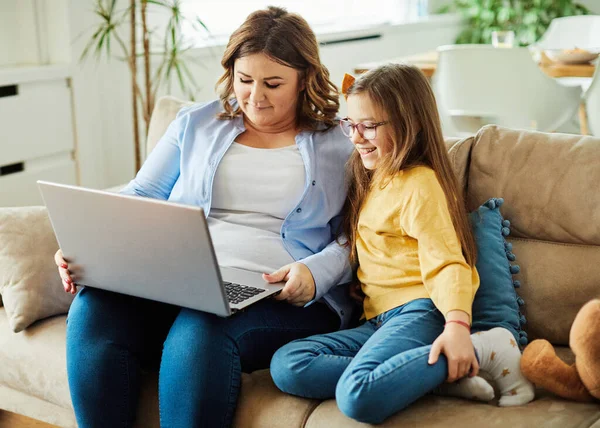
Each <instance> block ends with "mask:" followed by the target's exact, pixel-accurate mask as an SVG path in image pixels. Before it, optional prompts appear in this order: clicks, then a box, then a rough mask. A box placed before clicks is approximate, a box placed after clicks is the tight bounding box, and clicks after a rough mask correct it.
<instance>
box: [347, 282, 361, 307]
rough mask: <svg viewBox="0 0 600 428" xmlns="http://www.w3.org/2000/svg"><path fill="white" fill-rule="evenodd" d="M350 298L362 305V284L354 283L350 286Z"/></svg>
mask: <svg viewBox="0 0 600 428" xmlns="http://www.w3.org/2000/svg"><path fill="white" fill-rule="evenodd" d="M349 287H350V290H349V292H350V297H352V299H354V300H356V301H357V302H358V303H362V302H363V301H364V300H365V293H363V291H362V284H361V283H360V282H359V281H355V282H353V283H351V284H350V286H349Z"/></svg>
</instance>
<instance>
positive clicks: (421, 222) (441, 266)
mask: <svg viewBox="0 0 600 428" xmlns="http://www.w3.org/2000/svg"><path fill="white" fill-rule="evenodd" d="M356 250H357V254H358V262H359V268H358V279H359V280H360V282H361V283H362V289H363V291H364V293H365V295H366V298H365V300H364V310H365V316H366V318H367V319H371V318H373V317H375V316H377V315H379V314H382V313H383V312H386V311H389V310H390V309H393V308H396V307H398V306H401V305H403V304H405V303H408V302H410V301H412V300H415V299H420V298H430V299H432V300H433V303H434V304H435V306H436V307H437V308H438V309H439V310H440V312H442V314H443V315H446V314H447V313H448V312H450V311H452V310H461V311H464V312H466V313H468V314H469V316H471V307H472V304H473V298H474V296H475V292H476V291H477V288H478V287H479V275H478V274H477V270H476V269H475V267H473V268H471V267H470V266H469V265H468V264H467V263H466V261H465V258H464V256H463V254H462V249H461V245H460V242H459V240H458V236H457V234H456V230H455V229H454V225H453V224H452V218H451V217H450V212H449V210H448V204H447V202H446V196H445V194H444V191H443V189H442V187H441V185H440V183H439V181H438V179H437V176H436V174H435V172H434V171H433V170H432V169H431V168H428V167H416V168H413V169H409V170H406V171H401V172H399V173H398V174H397V175H396V176H395V177H394V178H393V179H392V180H391V181H390V182H389V184H388V185H387V186H386V187H384V188H383V189H382V188H381V186H377V185H375V186H374V187H373V189H371V191H370V193H369V195H368V196H367V199H366V201H365V203H364V205H363V208H362V210H361V212H360V217H359V220H358V234H357V239H356Z"/></svg>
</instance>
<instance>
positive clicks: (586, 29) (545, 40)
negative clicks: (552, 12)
mask: <svg viewBox="0 0 600 428" xmlns="http://www.w3.org/2000/svg"><path fill="white" fill-rule="evenodd" d="M531 47H533V48H535V49H540V50H546V49H574V48H576V47H577V48H581V49H586V50H590V51H592V52H596V51H600V15H577V16H566V17H564V18H554V19H553V20H552V21H551V22H550V26H549V27H548V29H547V30H546V32H545V33H544V34H543V35H542V37H541V38H540V40H538V41H537V42H536V43H534V44H533V45H531Z"/></svg>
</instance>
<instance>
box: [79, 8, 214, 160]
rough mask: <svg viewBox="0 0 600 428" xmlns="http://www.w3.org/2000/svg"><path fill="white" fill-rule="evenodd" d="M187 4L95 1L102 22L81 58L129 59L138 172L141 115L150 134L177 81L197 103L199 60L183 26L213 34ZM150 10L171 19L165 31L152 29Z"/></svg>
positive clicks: (93, 33)
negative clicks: (166, 91) (194, 65)
mask: <svg viewBox="0 0 600 428" xmlns="http://www.w3.org/2000/svg"><path fill="white" fill-rule="evenodd" d="M181 3H182V0H123V1H118V0H94V8H93V13H94V14H95V15H96V16H97V17H98V21H99V22H98V25H97V26H96V27H95V28H94V29H93V30H92V35H91V37H90V39H89V41H88V42H87V44H86V46H85V48H84V50H83V52H82V54H81V60H84V59H85V58H87V57H88V56H90V55H94V56H95V58H96V59H97V60H99V59H101V58H102V57H103V56H106V57H107V58H110V57H117V58H120V59H124V60H125V61H127V64H128V68H129V71H130V73H131V90H132V93H133V104H132V107H133V136H134V150H135V170H136V171H138V170H139V169H140V167H141V163H142V162H141V145H140V132H139V120H138V117H139V116H140V115H141V117H142V119H143V121H144V125H145V128H144V129H145V134H146V135H147V133H148V126H149V124H150V116H151V115H152V110H153V108H154V103H155V100H156V94H157V91H158V90H159V88H160V87H161V86H163V85H168V87H170V85H171V84H172V81H176V82H177V84H178V85H179V88H180V89H181V91H182V92H183V93H184V94H186V95H187V96H188V97H189V98H190V99H192V100H193V98H194V94H195V93H196V92H197V91H198V85H197V83H196V81H195V80H194V77H193V74H192V73H191V72H190V70H189V66H188V63H190V62H192V61H194V60H193V58H190V57H189V56H187V55H186V52H187V51H188V50H189V49H190V48H191V43H190V42H189V41H188V40H186V39H185V38H184V37H183V36H182V33H181V26H182V24H183V23H184V22H186V23H187V24H189V25H191V27H192V28H193V29H195V30H196V31H198V32H201V33H202V35H203V36H206V35H208V29H207V27H206V25H204V23H203V22H202V21H201V20H200V19H199V18H198V17H193V18H192V19H190V18H188V17H185V16H184V15H183V14H182V12H181ZM149 9H154V10H152V12H156V13H163V14H166V15H167V16H168V20H167V23H166V26H165V28H164V29H162V30H160V31H159V30H157V29H151V28H149V26H148V12H149ZM126 29H127V30H128V33H129V34H128V35H127V36H126V37H125V36H123V32H125V30H126ZM138 36H139V38H138ZM114 49H116V50H117V51H116V52H115V51H114ZM138 59H141V60H142V72H143V73H142V74H143V79H140V78H139V75H138V72H139V69H138ZM140 80H141V81H142V83H140Z"/></svg>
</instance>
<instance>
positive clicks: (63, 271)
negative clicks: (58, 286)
mask: <svg viewBox="0 0 600 428" xmlns="http://www.w3.org/2000/svg"><path fill="white" fill-rule="evenodd" d="M54 262H55V263H56V266H58V274H59V275H60V278H61V279H62V283H63V288H64V289H65V291H66V292H67V293H71V294H75V293H77V289H76V287H75V283H74V282H73V278H71V273H70V272H69V265H68V264H67V262H66V260H65V259H64V257H63V253H62V250H61V249H59V250H58V251H57V252H56V254H54Z"/></svg>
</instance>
